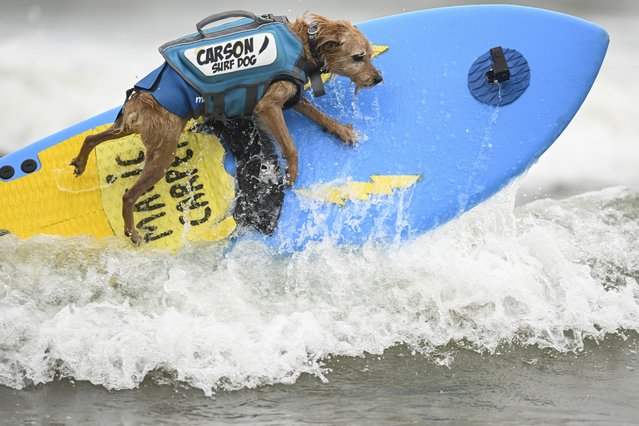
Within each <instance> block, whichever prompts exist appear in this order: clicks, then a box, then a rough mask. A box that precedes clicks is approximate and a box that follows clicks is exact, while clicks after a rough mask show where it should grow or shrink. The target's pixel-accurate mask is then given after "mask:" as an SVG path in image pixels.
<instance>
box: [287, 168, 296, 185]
mask: <svg viewBox="0 0 639 426" xmlns="http://www.w3.org/2000/svg"><path fill="white" fill-rule="evenodd" d="M296 180H297V166H291V165H289V166H287V167H286V186H288V187H289V188H291V187H292V186H293V185H294V184H295V181H296Z"/></svg>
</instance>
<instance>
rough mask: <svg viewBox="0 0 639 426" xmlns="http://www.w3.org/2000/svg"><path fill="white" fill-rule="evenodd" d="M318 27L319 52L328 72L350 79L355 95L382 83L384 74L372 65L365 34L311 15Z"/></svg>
mask: <svg viewBox="0 0 639 426" xmlns="http://www.w3.org/2000/svg"><path fill="white" fill-rule="evenodd" d="M311 17H312V20H313V22H315V24H316V25H317V50H318V53H319V55H320V56H321V58H322V59H323V60H324V66H325V68H326V70H327V71H329V72H331V73H333V74H338V75H342V76H344V77H348V78H349V79H350V80H351V81H352V82H353V83H355V93H357V92H358V91H359V89H361V88H362V87H373V86H375V85H376V84H378V83H381V82H382V74H381V73H380V72H379V70H378V69H377V68H375V67H374V66H373V64H372V63H371V58H372V55H373V46H372V45H371V42H370V41H368V39H367V38H366V36H364V34H362V32H361V31H360V30H359V28H357V27H356V26H354V25H353V24H351V23H350V22H348V21H345V20H336V21H333V20H329V19H327V18H324V17H323V16H319V15H311Z"/></svg>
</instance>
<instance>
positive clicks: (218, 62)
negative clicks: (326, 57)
mask: <svg viewBox="0 0 639 426" xmlns="http://www.w3.org/2000/svg"><path fill="white" fill-rule="evenodd" d="M234 16H243V17H246V18H248V19H240V20H237V21H234V22H231V23H230V24H226V25H221V26H216V27H214V28H213V29H211V30H203V29H202V27H203V26H205V25H208V24H210V23H213V22H215V21H217V20H220V19H226V18H228V17H234ZM286 22H287V19H286V17H274V16H272V15H266V16H261V17H256V16H255V15H253V14H251V13H250V12H244V11H233V12H226V13H222V14H219V15H213V16H211V17H208V18H206V19H205V20H203V21H201V22H200V23H198V24H197V29H198V33H195V34H192V35H189V36H186V37H184V38H181V39H178V40H174V41H171V42H169V43H166V44H164V45H163V46H161V47H160V49H159V50H160V53H161V54H162V56H164V59H165V60H166V62H165V63H164V64H162V65H161V66H160V67H158V68H157V69H155V70H154V71H153V72H151V73H150V74H149V75H147V76H146V77H144V78H143V79H142V80H140V81H139V82H138V83H137V84H136V85H135V86H134V87H133V89H132V90H131V91H133V92H150V93H151V95H152V96H153V97H154V98H155V100H156V101H157V102H158V103H159V104H160V105H162V106H163V107H164V108H166V109H167V110H169V111H171V112H172V113H174V114H176V115H178V116H180V117H183V118H186V119H190V118H195V117H199V116H201V115H207V116H213V117H215V118H217V119H225V118H235V117H243V116H250V115H252V114H253V110H254V109H255V105H256V104H257V102H258V101H259V100H260V99H261V98H262V97H263V96H264V93H265V92H266V89H267V88H268V86H269V85H270V84H271V83H273V82H275V81H279V80H287V81H291V82H293V83H295V84H296V85H297V86H298V96H299V95H300V94H301V91H302V89H303V87H304V84H305V83H306V81H307V75H306V70H305V68H306V65H307V63H306V59H305V56H304V49H303V46H302V42H301V40H300V39H299V37H298V36H297V35H296V34H295V33H293V32H292V31H291V29H290V28H289V26H288V25H287V24H286ZM129 93H130V92H129Z"/></svg>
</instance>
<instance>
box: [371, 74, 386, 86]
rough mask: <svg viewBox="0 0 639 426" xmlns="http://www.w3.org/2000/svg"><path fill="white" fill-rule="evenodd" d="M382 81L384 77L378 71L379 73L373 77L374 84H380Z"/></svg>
mask: <svg viewBox="0 0 639 426" xmlns="http://www.w3.org/2000/svg"><path fill="white" fill-rule="evenodd" d="M382 81H384V79H383V78H382V75H381V74H380V73H377V75H376V76H375V77H373V84H379V83H381V82H382Z"/></svg>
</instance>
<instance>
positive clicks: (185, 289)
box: [0, 185, 639, 393]
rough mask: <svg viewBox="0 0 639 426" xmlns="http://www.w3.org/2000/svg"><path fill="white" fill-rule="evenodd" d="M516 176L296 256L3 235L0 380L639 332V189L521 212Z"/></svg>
mask: <svg viewBox="0 0 639 426" xmlns="http://www.w3.org/2000/svg"><path fill="white" fill-rule="evenodd" d="M516 186H517V185H514V186H511V187H510V188H508V189H507V190H505V191H503V192H502V193H500V194H498V195H497V196H496V197H494V198H493V199H491V200H489V201H488V202H487V203H485V204H483V205H481V206H479V207H478V208H476V209H474V210H472V211H471V212H469V213H468V214H466V215H464V216H462V217H461V218H460V219H458V220H455V221H453V222H451V223H449V224H448V225H445V226H444V227H442V228H440V229H439V230H436V231H434V232H432V233H429V234H427V235H425V236H423V237H421V238H419V239H417V240H414V241H411V242H409V243H406V244H402V245H392V246H379V245H373V244H369V245H365V246H364V247H361V248H356V247H345V246H337V245H334V244H333V243H330V242H324V243H316V244H315V245H311V246H309V247H308V248H307V249H306V250H304V251H302V252H298V253H295V254H293V255H291V256H282V255H278V254H275V253H273V252H272V251H271V249H269V248H268V247H266V246H264V245H261V244H259V243H256V242H254V241H241V242H239V243H238V244H236V245H235V246H234V247H233V248H232V249H228V248H227V249H225V248H224V247H222V246H216V245H214V246H207V245H203V246H202V245H199V246H193V247H189V248H187V249H184V250H182V251H181V252H179V253H178V254H176V255H173V254H170V253H164V252H146V251H142V250H135V249H131V248H128V247H127V246H126V245H125V244H124V243H122V242H117V241H101V242H96V241H93V240H90V239H85V238H75V239H61V238H54V237H37V238H34V239H31V240H28V241H18V240H17V239H15V238H14V237H12V236H4V237H2V238H1V239H0V242H2V244H1V245H0V259H2V260H0V384H3V385H6V386H10V387H13V388H22V387H24V386H28V385H29V384H32V383H43V382H49V381H52V380H54V379H55V378H57V377H71V378H73V379H75V380H88V381H90V382H92V383H95V384H100V385H103V386H105V387H107V388H109V389H128V388H133V387H136V386H137V385H138V384H139V383H140V382H141V381H142V380H143V379H144V378H145V377H151V378H154V379H155V380H156V381H159V382H166V381H171V382H174V381H179V382H184V383H188V384H189V385H191V386H194V387H196V388H201V389H202V390H203V391H205V392H207V393H208V392H211V391H214V390H216V389H238V388H246V387H255V386H258V385H264V384H271V383H292V382H294V381H295V380H296V379H297V377H298V376H299V375H300V374H302V373H310V374H313V375H316V376H317V377H320V378H321V379H328V380H330V372H328V371H325V370H324V369H323V368H322V365H323V360H326V359H327V358H328V357H331V356H337V355H343V356H361V355H363V354H366V353H372V354H381V353H382V352H383V351H384V350H385V349H388V348H390V347H393V346H395V345H397V344H406V345H408V346H409V347H411V348H413V349H414V350H415V351H416V352H420V353H423V354H427V355H428V354H431V355H433V356H434V357H435V359H436V360H439V362H442V361H441V360H442V359H445V361H444V362H445V363H447V364H452V365H453V368H454V361H453V360H454V350H455V348H459V347H469V348H473V349H475V350H479V351H488V352H494V351H496V350H498V349H499V347H500V346H502V345H508V344H516V345H538V346H540V347H544V348H551V349H552V350H556V351H561V352H566V351H577V352H578V351H579V350H580V349H581V348H582V345H583V343H584V341H585V340H586V339H596V340H600V339H602V338H603V337H604V336H605V335H606V334H609V333H623V330H639V285H638V283H637V280H638V279H639V259H638V258H637V255H636V254H637V253H639V243H638V241H639V221H638V220H637V219H638V218H637V214H638V213H637V212H638V211H639V195H638V194H637V193H636V192H633V191H630V190H627V189H623V188H612V189H608V190H605V191H600V192H595V193H590V194H584V195H581V196H578V197H573V198H570V199H566V200H563V201H550V200H545V201H538V202H534V203H531V204H528V205H526V206H523V207H517V208H513V204H514V198H515V192H516V189H517V188H516ZM451 345H452V346H451ZM451 348H452V349H451ZM451 350H452V351H453V352H452V354H453V355H451ZM440 355H441V356H440Z"/></svg>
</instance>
